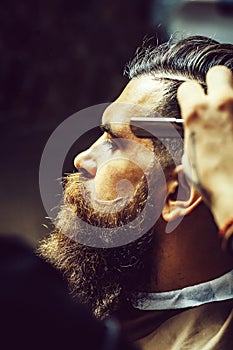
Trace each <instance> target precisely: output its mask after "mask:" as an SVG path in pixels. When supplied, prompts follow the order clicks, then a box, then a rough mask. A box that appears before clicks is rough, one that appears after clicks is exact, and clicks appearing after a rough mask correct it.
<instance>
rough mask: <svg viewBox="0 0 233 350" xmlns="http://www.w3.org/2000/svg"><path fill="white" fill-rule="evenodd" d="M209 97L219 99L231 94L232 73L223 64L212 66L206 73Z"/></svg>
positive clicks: (232, 85) (232, 88)
mask: <svg viewBox="0 0 233 350" xmlns="http://www.w3.org/2000/svg"><path fill="white" fill-rule="evenodd" d="M206 83H207V92H208V95H209V97H211V98H214V99H217V100H220V99H222V98H225V97H226V95H227V96H228V95H229V94H231V95H232V94H233V75H232V72H231V70H230V69H228V68H227V67H225V66H214V67H212V68H211V69H210V70H209V71H208V73H207V74H206Z"/></svg>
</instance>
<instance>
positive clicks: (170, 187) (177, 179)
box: [162, 165, 202, 222]
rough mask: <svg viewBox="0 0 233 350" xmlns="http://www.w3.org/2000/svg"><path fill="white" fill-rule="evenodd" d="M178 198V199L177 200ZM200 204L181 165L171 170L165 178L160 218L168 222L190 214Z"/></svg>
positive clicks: (195, 191) (198, 195)
mask: <svg viewBox="0 0 233 350" xmlns="http://www.w3.org/2000/svg"><path fill="white" fill-rule="evenodd" d="M177 196H178V198H177ZM201 202H202V197H201V195H200V194H199V193H198V192H197V190H196V189H195V187H194V186H193V184H191V183H189V182H188V181H187V179H186V177H185V175H184V171H183V167H182V165H179V166H177V167H176V168H175V169H173V170H172V171H171V172H170V173H169V175H168V178H167V195H166V201H165V204H164V207H163V210H162V217H163V219H164V220H165V221H167V222H170V221H173V220H175V219H177V218H179V217H181V216H185V215H188V214H190V213H191V212H192V211H193V210H194V209H195V208H196V207H197V206H198V205H199V204H200V203H201Z"/></svg>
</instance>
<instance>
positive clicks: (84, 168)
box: [74, 149, 97, 178]
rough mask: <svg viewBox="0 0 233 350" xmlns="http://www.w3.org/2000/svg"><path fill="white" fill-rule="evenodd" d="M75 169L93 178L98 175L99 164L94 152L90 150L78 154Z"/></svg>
mask: <svg viewBox="0 0 233 350" xmlns="http://www.w3.org/2000/svg"><path fill="white" fill-rule="evenodd" d="M74 166H75V168H76V169H77V170H78V171H80V172H81V173H82V174H83V175H84V176H86V177H88V178H93V177H95V175H96V171H97V163H96V160H95V158H94V155H93V151H92V150H91V149H88V150H86V151H84V152H82V153H80V154H78V155H77V156H76V157H75V159H74Z"/></svg>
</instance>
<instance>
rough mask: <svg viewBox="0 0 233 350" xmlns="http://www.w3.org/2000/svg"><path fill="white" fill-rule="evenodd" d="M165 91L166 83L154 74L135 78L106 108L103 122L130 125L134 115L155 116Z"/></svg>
mask: <svg viewBox="0 0 233 350" xmlns="http://www.w3.org/2000/svg"><path fill="white" fill-rule="evenodd" d="M163 93H164V84H163V83H162V82H161V81H160V80H157V79H155V78H154V77H153V76H151V75H144V76H140V77H137V78H133V79H132V80H131V81H130V82H129V83H128V84H127V85H126V87H125V88H124V90H123V91H122V93H121V94H120V96H119V97H118V98H117V99H116V100H115V101H114V102H113V103H112V104H111V105H110V106H109V107H108V108H107V109H106V110H105V112H104V114H103V117H102V123H103V124H110V125H112V124H116V125H117V124H124V125H128V124H129V122H130V119H131V118H132V117H146V116H148V117H149V116H150V117H153V114H154V112H156V106H157V105H158V103H159V102H160V101H161V100H162V98H163Z"/></svg>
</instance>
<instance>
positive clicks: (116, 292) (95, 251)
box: [40, 76, 165, 318]
mask: <svg viewBox="0 0 233 350" xmlns="http://www.w3.org/2000/svg"><path fill="white" fill-rule="evenodd" d="M162 91H163V86H162V83H160V82H159V81H158V80H157V81H156V80H154V79H153V77H151V76H142V77H139V78H135V79H132V80H131V81H130V82H129V83H128V85H127V86H126V88H125V89H124V90H123V92H122V94H121V95H120V96H119V97H118V99H117V100H116V101H115V102H113V103H112V104H111V105H110V106H109V107H108V108H107V109H106V110H105V112H104V114H103V116H102V121H101V124H102V128H103V131H104V133H103V135H102V136H101V137H100V138H99V139H98V140H97V141H96V142H95V143H94V144H93V145H91V147H90V148H89V149H87V150H86V151H84V152H82V153H80V154H78V155H77V156H76V157H75V159H74V164H75V167H76V169H77V170H78V171H77V173H74V174H71V175H70V176H69V177H68V178H67V179H66V185H65V191H64V203H63V205H62V206H61V210H60V212H59V214H58V218H57V228H56V232H55V233H53V234H52V235H51V236H50V237H49V238H48V239H46V240H45V241H44V242H43V243H42V245H41V246H40V252H41V254H42V255H43V256H44V257H45V258H46V259H47V260H49V261H50V262H52V263H53V264H54V265H55V266H57V267H58V268H59V269H61V270H62V272H63V273H64V275H65V276H66V277H67V279H68V281H69V284H70V288H71V291H72V293H73V294H74V295H75V296H77V297H78V298H79V299H81V301H83V302H84V303H87V304H89V305H90V306H91V307H92V309H93V311H94V313H95V314H96V316H98V317H101V318H103V317H105V316H106V315H107V314H109V313H111V312H112V311H113V310H116V309H117V308H118V307H119V304H121V303H122V302H125V301H126V300H127V299H128V297H129V295H130V294H131V293H132V292H134V291H136V290H140V289H143V288H145V286H147V285H149V283H150V273H149V271H150V269H151V266H152V264H151V259H153V252H154V245H155V243H154V240H155V237H154V236H155V235H154V234H153V225H152V224H151V225H150V222H149V223H148V230H147V231H146V232H143V234H142V233H141V231H140V230H141V226H142V225H141V222H142V221H145V220H147V221H148V217H150V218H152V219H153V217H156V212H155V211H156V210H158V211H159V210H160V209H159V208H161V205H162V204H163V200H164V191H165V188H163V187H162V186H161V176H160V175H159V174H160V171H159V170H160V169H159V167H158V163H157V161H156V159H155V158H156V157H155V154H154V146H153V143H152V141H151V140H150V139H139V138H137V137H136V136H135V135H134V134H133V133H132V131H131V129H130V125H129V123H130V119H131V117H132V116H134V117H142V116H143V117H145V116H152V115H153V113H154V112H155V111H156V104H157V103H159V102H160V101H161V100H162V97H163V95H162ZM152 175H153V176H152ZM151 188H153V191H152V192H153V193H151V191H150V189H151ZM155 192H156V200H155V196H154V195H155ZM149 197H150V198H149ZM149 200H151V202H150V203H151V204H150V209H151V208H153V212H152V214H151V213H150V214H148V211H147V210H144V209H145V207H146V204H147V203H148V201H149ZM142 212H144V214H143V215H144V216H143V219H142V218H141V219H140V220H139V223H136V224H135V223H134V224H131V223H132V222H134V220H135V219H137V217H138V216H139V215H140V214H141V213H142ZM77 217H79V219H81V221H83V222H85V223H88V224H89V226H88V227H90V225H91V226H92V229H89V228H86V227H85V228H82V227H80V225H79V224H77ZM78 222H79V221H78ZM130 225H131V226H132V227H133V229H131V231H129V230H128V228H129V227H130ZM122 227H126V228H125V231H124V233H123V234H124V238H125V236H126V235H127V234H128V235H129V236H130V237H128V238H127V240H128V241H127V244H115V243H114V245H115V246H114V245H113V247H111V248H106V247H107V246H106V245H105V244H104V243H106V242H107V244H109V242H111V241H113V240H114V239H117V240H118V236H119V235H120V234H122V232H120V234H119V230H118V229H119V228H120V229H121V228H122ZM132 227H131V228H132ZM95 228H98V229H99V228H101V229H102V231H101V232H104V233H105V234H102V235H101V237H100V242H103V245H102V247H103V248H101V243H100V244H99V241H98V244H97V247H94V244H93V240H94V241H97V240H96V232H95ZM105 228H107V229H108V230H107V231H106V230H104V229H105ZM106 232H107V233H106ZM132 232H134V233H135V236H132V235H133V234H132ZM78 235H80V237H81V236H83V237H84V238H85V242H86V243H87V244H82V243H80V240H81V238H80V237H78ZM93 237H94V238H93ZM89 243H90V244H89ZM90 245H91V246H90ZM110 246H111V245H110ZM145 270H146V271H147V273H146V274H145V273H144V271H145Z"/></svg>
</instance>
